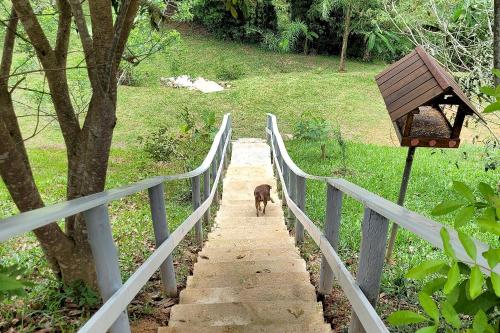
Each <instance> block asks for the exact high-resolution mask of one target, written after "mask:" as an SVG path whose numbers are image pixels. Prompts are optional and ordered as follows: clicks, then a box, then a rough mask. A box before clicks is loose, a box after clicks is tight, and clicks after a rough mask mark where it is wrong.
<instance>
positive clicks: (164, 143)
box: [139, 127, 179, 162]
mask: <svg viewBox="0 0 500 333" xmlns="http://www.w3.org/2000/svg"><path fill="white" fill-rule="evenodd" d="M139 142H140V143H142V144H143V145H144V151H145V152H146V153H148V155H149V157H151V158H152V159H153V160H155V161H157V162H169V161H170V160H171V159H172V158H173V157H176V156H178V154H179V152H178V147H179V139H178V138H176V137H174V136H172V135H171V134H170V133H168V128H167V127H160V128H159V129H158V130H157V131H156V132H154V133H153V134H151V135H149V136H147V137H145V138H143V137H139Z"/></svg>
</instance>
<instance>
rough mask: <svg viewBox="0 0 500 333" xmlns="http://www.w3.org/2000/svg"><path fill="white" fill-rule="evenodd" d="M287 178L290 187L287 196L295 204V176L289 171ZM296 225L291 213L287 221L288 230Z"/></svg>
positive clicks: (295, 219)
mask: <svg viewBox="0 0 500 333" xmlns="http://www.w3.org/2000/svg"><path fill="white" fill-rule="evenodd" d="M288 178H289V180H290V186H289V187H288V196H289V197H290V199H292V201H293V202H295V203H297V176H296V175H295V172H293V171H292V170H290V172H289V174H288ZM296 223H297V218H296V217H295V215H294V214H293V213H292V214H291V216H290V218H289V219H288V228H289V229H290V230H292V227H293V226H294V225H295V224H296Z"/></svg>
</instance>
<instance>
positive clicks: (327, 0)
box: [317, 0, 371, 72]
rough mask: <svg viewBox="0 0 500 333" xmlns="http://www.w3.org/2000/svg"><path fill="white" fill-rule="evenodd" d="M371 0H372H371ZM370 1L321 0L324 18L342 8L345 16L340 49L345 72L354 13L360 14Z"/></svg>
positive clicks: (320, 6) (341, 68) (342, 68)
mask: <svg viewBox="0 0 500 333" xmlns="http://www.w3.org/2000/svg"><path fill="white" fill-rule="evenodd" d="M370 1H371V0H370ZM370 1H366V0H320V1H319V3H318V4H317V5H319V10H320V11H321V16H322V17H323V19H325V20H326V19H328V18H329V16H330V14H331V12H332V11H333V10H334V9H339V10H342V12H343V16H344V22H343V32H342V48H341V50H340V63H339V72H345V70H346V69H345V62H346V58H347V46H348V41H349V35H350V34H351V32H352V29H353V21H352V18H353V14H357V15H359V14H360V12H361V11H362V10H363V9H364V8H365V7H368V6H369V4H370Z"/></svg>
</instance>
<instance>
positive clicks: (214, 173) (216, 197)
mask: <svg viewBox="0 0 500 333" xmlns="http://www.w3.org/2000/svg"><path fill="white" fill-rule="evenodd" d="M216 178H217V154H215V155H214V159H213V161H212V182H213V184H212V186H215V194H214V202H215V203H216V204H219V186H218V184H215V179H216Z"/></svg>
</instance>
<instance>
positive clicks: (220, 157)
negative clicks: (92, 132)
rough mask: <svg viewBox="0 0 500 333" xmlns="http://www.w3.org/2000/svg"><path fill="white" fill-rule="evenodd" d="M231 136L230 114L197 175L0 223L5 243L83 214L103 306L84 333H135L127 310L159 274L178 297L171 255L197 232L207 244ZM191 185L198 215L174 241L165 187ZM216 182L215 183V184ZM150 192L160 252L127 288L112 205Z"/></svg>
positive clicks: (135, 186) (118, 191) (98, 196)
mask: <svg viewBox="0 0 500 333" xmlns="http://www.w3.org/2000/svg"><path fill="white" fill-rule="evenodd" d="M231 134H232V125H231V116H230V115H229V114H226V115H225V116H224V118H223V121H222V124H221V127H220V129H219V131H218V132H217V134H216V136H215V138H214V141H213V143H212V146H211V148H210V151H209V152H208V153H207V156H206V157H205V159H204V161H203V163H202V164H201V165H200V166H199V167H198V168H196V169H195V170H193V171H190V172H187V173H183V174H178V175H172V176H158V177H153V178H148V179H145V180H143V181H140V182H137V183H134V184H131V185H127V186H124V187H121V188H117V189H112V190H108V191H104V192H101V193H96V194H92V195H89V196H86V197H82V198H78V199H74V200H70V201H65V202H62V203H59V204H55V205H52V206H47V207H44V208H40V209H36V210H32V211H29V212H25V213H21V214H18V215H15V216H12V217H8V218H6V219H4V220H0V242H3V241H5V240H8V239H10V238H13V237H17V236H20V235H22V234H24V233H27V232H30V231H32V230H34V229H36V228H39V227H41V226H44V225H47V224H50V223H54V222H55V221H57V220H59V219H62V218H66V217H69V216H72V215H75V214H78V213H83V215H84V217H85V222H86V224H87V230H88V239H89V243H90V247H91V250H92V253H93V256H94V260H95V264H96V272H97V282H98V286H99V291H100V294H101V296H102V298H103V301H104V304H103V306H102V307H101V308H100V309H99V310H98V311H97V312H96V313H95V314H94V315H93V316H92V317H91V318H90V319H89V320H88V321H87V323H86V324H85V325H84V326H83V327H82V328H81V329H80V330H79V332H82V333H87V332H88V333H90V332H92V333H94V332H106V331H107V330H108V329H109V330H110V331H111V332H112V333H127V332H130V325H129V321H128V316H127V313H126V308H127V305H128V304H129V303H130V302H131V301H132V299H133V298H134V297H135V296H136V295H137V293H138V292H139V291H140V289H141V288H142V287H143V286H144V285H145V284H146V282H147V281H148V280H149V278H150V277H151V276H152V275H153V274H154V272H155V271H157V270H158V269H160V276H161V280H162V285H163V288H164V291H165V293H166V294H167V295H168V296H174V295H176V294H177V285H176V280H175V271H174V266H173V260H172V255H171V254H172V251H173V250H174V249H175V247H176V246H177V245H178V244H179V243H180V241H182V239H183V238H184V237H185V236H186V234H187V233H188V232H189V231H190V230H191V229H192V228H193V227H194V226H196V238H197V241H198V242H199V243H202V242H203V235H202V233H201V230H202V219H208V216H209V209H210V206H211V204H212V202H213V201H214V199H215V201H216V202H217V201H218V190H217V187H218V184H219V181H220V178H221V175H222V170H223V169H224V168H225V167H226V166H227V159H228V157H229V152H230V148H231V147H230V141H231ZM201 175H203V183H204V186H203V187H204V188H203V202H201V198H200V197H201V196H200V186H199V184H200V176H201ZM187 178H189V179H191V180H192V184H197V185H198V186H197V187H196V186H195V185H193V187H192V189H193V192H192V196H193V208H194V212H193V213H192V214H191V215H190V216H189V217H188V218H187V219H186V220H185V221H184V222H183V223H182V224H181V225H180V226H179V227H177V229H176V230H175V231H174V232H173V233H172V234H171V235H169V231H168V224H167V218H166V211H165V198H164V188H163V183H164V182H167V181H172V180H180V179H187ZM211 179H212V182H211V181H210V180H211ZM146 189H147V190H148V193H149V199H150V206H151V215H152V220H153V227H154V232H155V241H156V247H157V249H156V250H155V251H154V252H153V253H152V254H151V256H150V257H149V258H148V259H147V260H146V261H145V262H144V263H143V264H142V265H141V266H140V267H139V268H138V269H137V270H136V271H135V272H134V273H133V274H132V276H131V277H130V278H129V279H128V280H127V281H126V282H125V284H123V285H122V281H121V276H120V269H119V266H118V257H117V251H116V247H115V245H114V242H113V235H112V232H111V226H110V224H109V214H108V209H107V204H108V203H109V202H111V201H113V200H117V199H120V198H123V197H126V196H129V195H131V194H134V193H137V192H140V191H143V190H146Z"/></svg>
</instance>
